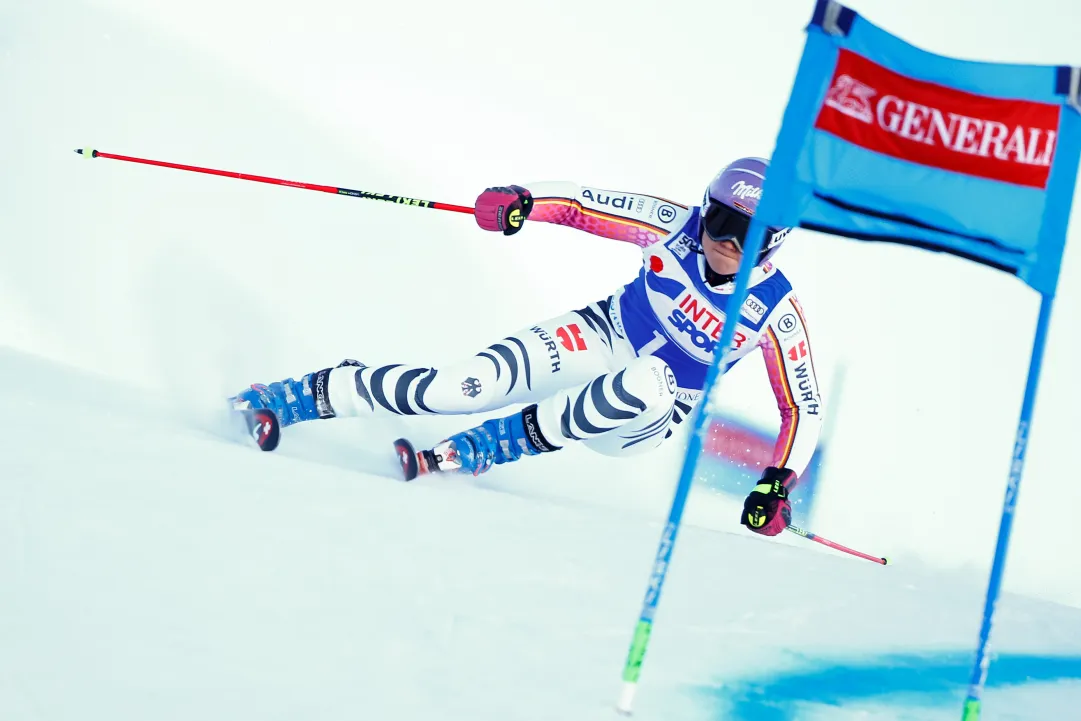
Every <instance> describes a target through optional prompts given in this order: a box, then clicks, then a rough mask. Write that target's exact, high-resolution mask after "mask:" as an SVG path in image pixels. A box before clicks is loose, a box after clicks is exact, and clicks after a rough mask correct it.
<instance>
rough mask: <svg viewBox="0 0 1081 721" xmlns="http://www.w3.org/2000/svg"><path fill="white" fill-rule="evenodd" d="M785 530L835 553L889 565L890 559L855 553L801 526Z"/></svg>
mask: <svg viewBox="0 0 1081 721" xmlns="http://www.w3.org/2000/svg"><path fill="white" fill-rule="evenodd" d="M785 530H786V531H791V532H792V533H795V534H796V535H797V536H803V537H804V538H806V539H807V540H808V541H814V542H815V543H821V544H822V545H823V546H828V547H829V548H832V549H834V550H835V551H841V552H842V553H848V554H851V555H853V556H856V557H858V558H865V559H867V560H868V561H872V562H874V563H878V564H881V565H883V566H885V565H886V564H887V563H889V559H887V558H883V557H880V556H871V555H868V554H866V553H860V552H859V551H855V550H853V549H851V548H848V547H847V546H842V545H841V544H840V543H834V542H833V541H831V540H829V539H828V538H822V536H816V535H815V534H813V533H811V532H810V531H805V530H804V529H802V528H800V527H799V526H789V527H788V528H786V529H785Z"/></svg>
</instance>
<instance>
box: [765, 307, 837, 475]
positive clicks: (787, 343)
mask: <svg viewBox="0 0 1081 721" xmlns="http://www.w3.org/2000/svg"><path fill="white" fill-rule="evenodd" d="M759 346H760V347H761V349H762V356H763V358H765V361H766V371H767V373H768V374H769V379H770V385H771V386H772V387H773V394H774V395H775V396H776V398H777V408H778V410H779V411H780V412H781V430H780V433H779V434H778V436H777V445H776V446H775V447H774V450H773V461H772V462H771V464H770V465H772V466H775V467H777V468H788V469H790V470H792V471H794V472H795V473H796V475H797V476H802V475H803V472H804V471H805V470H806V469H807V465H808V464H809V463H810V461H811V456H812V455H814V451H815V447H816V446H817V445H818V437H819V433H820V432H821V430H822V413H823V407H822V397H821V395H820V393H819V389H818V378H817V376H816V375H815V367H814V356H813V354H812V352H811V341H810V338H809V337H808V334H807V323H806V320H805V318H804V314H803V308H802V307H801V306H800V304H799V301H798V300H797V299H796V296H795V295H794V294H792V293H789V294H788V295H786V296H785V297H784V298H783V299H782V300H781V302H780V303H778V304H777V306H776V307H775V308H774V309H773V311H772V312H771V313H770V316H769V318H768V319H767V321H766V325H765V330H764V332H763V333H762V339H761V340H760V341H759Z"/></svg>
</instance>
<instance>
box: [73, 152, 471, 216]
mask: <svg viewBox="0 0 1081 721" xmlns="http://www.w3.org/2000/svg"><path fill="white" fill-rule="evenodd" d="M75 152H76V153H78V154H79V155H81V156H83V157H84V158H90V159H93V158H109V159H110V160H123V161H125V162H128V163H142V164H143V165H154V166H157V167H159V168H173V169H174V170H187V171H189V172H192V173H207V174H208V175H220V176H222V177H225V178H237V179H239V180H251V181H254V182H256V183H269V184H271V185H285V186H288V187H290V188H300V189H301V190H318V191H319V192H321V193H333V194H334V195H347V196H349V197H351V198H364V199H366V200H382V201H385V202H387V203H396V204H397V205H410V206H414V207H417V208H432V209H433V210H450V211H453V212H455V213H468V214H469V215H472V214H473V208H470V207H469V206H465V205H452V204H451V203H437V202H435V201H431V200H419V199H417V198H407V197H405V196H403V195H390V194H389V193H373V192H371V191H369V190H351V189H350V188H338V187H335V186H333V185H316V184H314V183H300V182H297V181H295V180H282V179H280V178H268V177H266V176H263V175H248V174H247V173H238V172H236V171H233V170H215V169H213V168H200V167H199V166H197V165H182V164H180V163H169V162H166V161H164V160H148V159H146V158H134V157H131V156H129V155H116V154H114V153H103V152H101V151H100V150H94V149H93V148H80V149H78V150H76V151H75Z"/></svg>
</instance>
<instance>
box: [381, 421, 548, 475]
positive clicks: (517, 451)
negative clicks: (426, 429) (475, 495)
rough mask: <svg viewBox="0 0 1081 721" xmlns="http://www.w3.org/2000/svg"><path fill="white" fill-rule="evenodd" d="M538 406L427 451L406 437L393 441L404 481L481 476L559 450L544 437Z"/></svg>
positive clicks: (486, 422) (462, 434) (480, 426)
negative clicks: (444, 475) (438, 475)
mask: <svg viewBox="0 0 1081 721" xmlns="http://www.w3.org/2000/svg"><path fill="white" fill-rule="evenodd" d="M536 413H537V406H536V405H532V406H529V407H528V408H525V409H523V410H522V411H521V412H519V413H515V414H514V415H510V416H507V417H506V418H498V419H492V420H488V421H485V422H484V423H482V424H480V425H479V426H477V427H475V428H470V429H469V430H466V431H462V432H461V433H455V434H454V435H452V436H451V437H450V438H447V439H446V440H444V441H442V442H440V443H438V444H436V446H435V447H433V448H431V449H428V450H421V451H417V450H416V449H415V448H414V447H413V444H412V443H410V442H409V441H408V440H407V439H405V438H399V439H398V440H396V441H395V442H394V449H395V451H396V452H397V454H398V461H399V463H401V466H402V475H403V476H404V478H405V480H407V481H411V480H413V479H414V478H416V477H417V476H421V475H425V474H428V473H435V472H441V473H470V474H472V475H474V476H479V475H480V474H481V473H484V472H486V471H487V470H488V469H489V468H491V467H492V466H493V465H502V464H504V463H513V462H514V461H516V460H518V459H519V458H521V457H522V456H535V455H537V454H538V453H545V452H548V451H555V450H559V446H553V445H552V444H550V443H548V441H547V440H546V439H545V438H544V436H542V435H541V433H540V429H539V427H538V426H537V415H536Z"/></svg>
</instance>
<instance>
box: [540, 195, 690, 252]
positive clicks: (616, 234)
mask: <svg viewBox="0 0 1081 721" xmlns="http://www.w3.org/2000/svg"><path fill="white" fill-rule="evenodd" d="M525 187H527V188H529V192H530V193H531V194H532V195H533V210H532V211H531V212H530V214H529V220H530V222H538V221H539V222H541V223H555V224H557V225H565V226H567V227H570V228H576V229H578V230H584V231H586V232H587V233H592V234H593V235H599V236H601V237H602V238H611V239H612V240H621V241H624V242H627V243H633V244H634V245H638V246H642V247H646V246H649V245H653V244H654V243H656V242H657V241H659V240H661V239H663V238H665V237H667V236H668V235H669V234H670V233H673V232H675V231H677V230H679V229H680V228H682V227H683V224H684V223H686V222H687V217H688V216H689V215H690V213H691V212H692V211H691V209H690V208H688V207H687V206H686V205H681V204H680V203H676V202H674V201H671V200H665V199H664V198H657V197H654V196H652V195H642V194H640V193H624V192H619V191H612V190H601V189H599V188H590V187H585V186H580V185H576V184H575V183H570V182H541V183H531V184H529V185H527V186H525Z"/></svg>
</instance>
